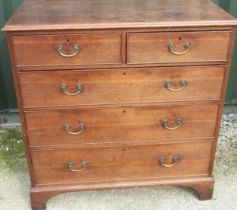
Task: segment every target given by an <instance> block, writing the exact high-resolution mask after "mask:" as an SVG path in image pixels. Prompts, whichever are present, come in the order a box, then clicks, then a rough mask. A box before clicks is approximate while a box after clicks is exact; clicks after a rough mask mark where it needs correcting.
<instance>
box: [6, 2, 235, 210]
mask: <svg viewBox="0 0 237 210" xmlns="http://www.w3.org/2000/svg"><path fill="white" fill-rule="evenodd" d="M236 26H237V21H236V20H235V19H234V18H233V17H231V16H230V15H229V14H227V13H226V12H224V11H223V10H222V9H220V8H218V7H217V6H216V5H215V4H214V3H212V2H210V1H207V0H179V1H173V0H148V1H141V0H130V1H127V0H112V1H111V0H110V1H106V0H87V1H82V0H68V1H67V2H66V4H65V1H63V0H57V1H56V0H51V1H47V0H41V1H38V0H31V1H25V2H24V3H23V4H22V6H21V7H20V8H19V9H18V10H17V12H16V13H15V15H14V16H13V17H12V18H11V19H10V21H9V22H8V24H7V25H6V26H5V28H4V31H6V32H7V34H8V40H9V48H10V52H11V59H12V69H13V75H14V80H15V86H16V90H17V98H18V105H19V110H20V114H21V122H22V128H23V132H24V138H25V150H26V156H27V160H28V165H29V171H30V175H31V181H32V188H31V193H30V194H31V202H32V208H33V209H40V208H42V209H43V208H45V207H46V202H47V200H48V199H49V198H50V197H51V196H53V195H56V194H59V193H64V192H71V191H77V190H92V189H108V188H122V187H141V186H158V185H176V186H177V185H178V186H188V187H192V188H194V189H195V190H196V191H197V192H198V193H199V196H200V199H210V198H211V197H212V192H213V185H214V179H213V177H212V167H213V162H214V157H215V150H216V143H217V138H218V132H219V127H220V119H221V114H222V111H223V104H224V99H225V92H226V87H227V80H228V75H229V67H230V64H231V53H232V46H233V39H234V29H235V27H236Z"/></svg>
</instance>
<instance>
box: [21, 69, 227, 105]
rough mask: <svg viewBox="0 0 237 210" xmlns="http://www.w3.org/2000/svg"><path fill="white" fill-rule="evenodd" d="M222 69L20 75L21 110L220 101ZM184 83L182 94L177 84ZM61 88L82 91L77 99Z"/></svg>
mask: <svg viewBox="0 0 237 210" xmlns="http://www.w3.org/2000/svg"><path fill="white" fill-rule="evenodd" d="M224 74H225V67H224V66H213V67H212V66H210V67H209V66H197V67H172V68H171V67H169V68H167V67H166V68H158V67H156V68H117V69H107V70H106V69H103V70H88V71H70V70H66V71H56V72H55V71H54V72H49V71H46V72H27V73H20V74H19V78H20V83H21V90H22V95H23V103H24V107H25V108H35V107H60V106H78V105H98V104H118V103H119V104H126V103H127V104H128V103H141V102H142V103H144V102H176V101H202V100H220V98H221V92H222V83H223V78H224ZM182 80H185V81H187V85H186V86H185V88H184V89H183V90H180V91H177V92H175V91H170V90H168V89H167V87H166V86H165V82H166V81H171V82H172V86H171V88H174V89H178V88H181V87H182V85H180V81H182ZM61 84H67V85H68V91H69V92H75V91H76V86H77V84H82V85H83V87H84V89H83V92H81V93H80V94H78V95H75V96H68V95H65V94H64V93H63V92H62V91H61V89H60V85H61Z"/></svg>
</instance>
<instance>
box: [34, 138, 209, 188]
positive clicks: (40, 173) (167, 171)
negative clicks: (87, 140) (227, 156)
mask: <svg viewBox="0 0 237 210" xmlns="http://www.w3.org/2000/svg"><path fill="white" fill-rule="evenodd" d="M211 146H212V144H211V143H208V142H207V143H200V142H199V143H192V144H191V143H189V144H188V143H187V144H163V145H152V146H133V147H132V146H127V147H109V148H84V149H83V148H80V149H76V148H74V149H60V150H34V151H32V152H31V154H32V160H33V166H34V174H35V181H36V185H47V184H70V183H86V182H91V181H93V182H96V181H98V182H103V181H120V180H129V179H133V180H134V179H141V178H146V179H148V178H178V177H185V176H195V175H204V176H207V175H208V174H209V162H210V155H211V148H212V147H211Z"/></svg>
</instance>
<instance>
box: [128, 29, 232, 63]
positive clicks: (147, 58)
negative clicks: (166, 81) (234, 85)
mask: <svg viewBox="0 0 237 210" xmlns="http://www.w3.org/2000/svg"><path fill="white" fill-rule="evenodd" d="M127 40H128V41H127V42H128V43H127V50H128V53H127V54H128V58H127V60H128V61H127V62H128V64H149V63H150V64H152V63H172V64H175V63H186V62H188V63H192V62H213V61H214V62H215V61H219V62H225V61H226V60H227V53H228V47H229V41H230V33H229V32H225V31H209V32H207V31H206V32H164V33H128V39H127Z"/></svg>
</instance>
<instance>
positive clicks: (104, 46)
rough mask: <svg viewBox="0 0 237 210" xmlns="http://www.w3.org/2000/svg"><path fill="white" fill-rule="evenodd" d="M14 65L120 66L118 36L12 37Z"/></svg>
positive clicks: (119, 41) (119, 42) (119, 37)
mask: <svg viewBox="0 0 237 210" xmlns="http://www.w3.org/2000/svg"><path fill="white" fill-rule="evenodd" d="M12 42H13V46H14V56H15V62H16V65H17V66H44V65H45V66H59V67H60V66H65V65H66V66H70V65H95V64H96V65H97V64H119V63H121V55H120V53H121V49H120V48H121V35H120V34H99V35H97V34H76V35H71V34H70V35H37V36H14V37H13V38H12Z"/></svg>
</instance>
